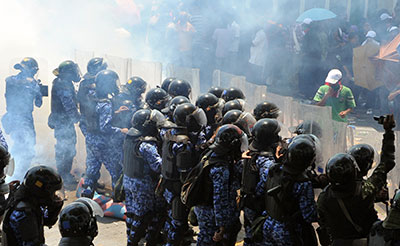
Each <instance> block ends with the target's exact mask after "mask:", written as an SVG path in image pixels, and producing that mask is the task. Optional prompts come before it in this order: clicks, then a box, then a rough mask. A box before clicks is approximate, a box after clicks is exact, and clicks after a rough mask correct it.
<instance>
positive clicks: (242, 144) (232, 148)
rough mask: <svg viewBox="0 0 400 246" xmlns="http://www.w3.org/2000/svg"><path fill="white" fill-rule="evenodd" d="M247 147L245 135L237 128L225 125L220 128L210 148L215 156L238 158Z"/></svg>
mask: <svg viewBox="0 0 400 246" xmlns="http://www.w3.org/2000/svg"><path fill="white" fill-rule="evenodd" d="M248 147H249V143H248V139H247V136H246V134H245V133H244V132H243V131H242V130H241V129H240V128H239V127H237V126H235V125H232V124H226V125H223V126H221V127H220V128H219V129H218V131H217V134H216V136H215V141H214V143H213V144H212V145H211V146H210V149H212V150H213V151H214V152H215V153H216V154H217V155H233V156H234V158H240V157H241V155H242V153H243V152H245V151H247V150H248Z"/></svg>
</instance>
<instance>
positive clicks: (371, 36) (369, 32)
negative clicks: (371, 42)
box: [365, 31, 376, 38]
mask: <svg viewBox="0 0 400 246" xmlns="http://www.w3.org/2000/svg"><path fill="white" fill-rule="evenodd" d="M365 37H366V38H375V37H376V32H374V31H368V32H367V35H365Z"/></svg>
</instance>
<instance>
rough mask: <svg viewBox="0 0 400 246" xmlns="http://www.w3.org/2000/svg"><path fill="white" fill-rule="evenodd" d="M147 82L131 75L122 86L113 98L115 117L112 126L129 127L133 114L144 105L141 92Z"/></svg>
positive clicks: (143, 90) (144, 89)
mask: <svg viewBox="0 0 400 246" xmlns="http://www.w3.org/2000/svg"><path fill="white" fill-rule="evenodd" d="M146 87H147V83H146V81H144V80H143V79H142V78H140V77H137V76H133V77H132V78H130V79H129V80H128V81H127V82H126V84H125V85H124V86H123V87H122V90H121V93H119V94H118V95H117V96H116V97H115V98H114V100H113V107H114V113H115V115H114V116H115V117H114V119H113V126H116V127H121V128H130V127H131V119H132V116H133V114H134V113H135V112H136V111H137V110H139V109H141V108H143V107H144V102H143V98H142V94H143V93H144V92H145V91H146Z"/></svg>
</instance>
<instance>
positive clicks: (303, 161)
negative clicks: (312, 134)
mask: <svg viewBox="0 0 400 246" xmlns="http://www.w3.org/2000/svg"><path fill="white" fill-rule="evenodd" d="M286 155H287V156H286V161H285V162H284V170H285V171H286V172H288V173H290V174H295V175H297V174H301V173H303V172H304V171H305V170H306V169H307V168H308V167H310V166H312V165H313V164H314V162H315V157H316V150H315V144H314V143H313V142H312V141H311V140H309V139H306V138H303V137H301V138H297V137H295V138H294V139H293V140H292V142H291V143H290V144H289V146H288V150H287V152H286Z"/></svg>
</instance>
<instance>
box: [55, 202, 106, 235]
mask: <svg viewBox="0 0 400 246" xmlns="http://www.w3.org/2000/svg"><path fill="white" fill-rule="evenodd" d="M103 215H104V212H103V211H102V209H101V207H100V205H99V204H97V203H96V202H95V201H93V200H91V199H89V198H84V197H83V198H79V199H78V200H76V201H74V202H72V203H70V204H68V205H67V206H65V207H64V208H63V209H62V210H61V212H60V221H59V223H58V226H59V230H60V233H61V236H62V237H89V238H90V239H91V240H93V239H94V238H95V237H96V236H97V234H98V227H97V219H96V216H101V217H102V216H103Z"/></svg>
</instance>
